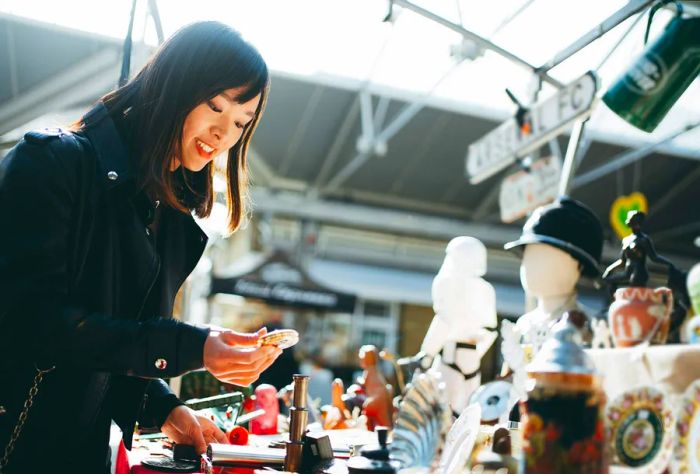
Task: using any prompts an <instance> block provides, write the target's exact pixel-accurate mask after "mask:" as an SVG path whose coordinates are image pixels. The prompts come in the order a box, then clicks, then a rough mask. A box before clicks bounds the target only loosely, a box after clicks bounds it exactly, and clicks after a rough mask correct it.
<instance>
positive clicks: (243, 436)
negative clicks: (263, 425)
mask: <svg viewBox="0 0 700 474" xmlns="http://www.w3.org/2000/svg"><path fill="white" fill-rule="evenodd" d="M226 436H227V437H228V441H229V443H231V444H237V445H240V446H245V445H247V444H248V430H247V429H245V428H243V427H242V426H234V427H233V428H231V430H229V432H228V433H226Z"/></svg>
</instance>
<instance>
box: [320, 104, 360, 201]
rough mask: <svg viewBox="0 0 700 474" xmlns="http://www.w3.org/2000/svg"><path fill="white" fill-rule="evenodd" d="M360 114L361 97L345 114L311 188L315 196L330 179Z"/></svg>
mask: <svg viewBox="0 0 700 474" xmlns="http://www.w3.org/2000/svg"><path fill="white" fill-rule="evenodd" d="M359 112H360V96H359V95H358V96H356V97H355V98H354V99H353V101H352V104H351V105H350V108H349V110H348V113H347V114H345V118H344V119H343V123H342V124H341V125H340V128H339V129H338V134H337V135H336V136H335V139H334V140H333V143H332V144H331V146H330V148H329V149H328V153H326V159H325V160H323V165H322V166H321V171H319V173H318V175H317V176H316V180H315V181H314V183H313V186H312V187H311V192H312V193H313V194H317V193H318V189H319V188H320V187H321V185H322V184H323V183H324V182H325V180H326V178H327V177H328V174H329V173H330V172H331V168H332V167H333V165H334V164H335V162H336V161H337V159H338V156H340V151H341V150H342V149H343V145H345V142H346V141H347V140H348V136H349V135H350V132H351V131H352V126H353V124H354V123H355V120H356V119H357V115H358V114H359Z"/></svg>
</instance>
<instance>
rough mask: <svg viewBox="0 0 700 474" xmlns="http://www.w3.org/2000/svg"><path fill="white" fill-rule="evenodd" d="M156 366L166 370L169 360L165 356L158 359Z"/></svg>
mask: <svg viewBox="0 0 700 474" xmlns="http://www.w3.org/2000/svg"><path fill="white" fill-rule="evenodd" d="M155 366H156V369H159V370H165V368H166V367H167V366H168V361H167V360H165V359H163V358H160V359H156V362H155Z"/></svg>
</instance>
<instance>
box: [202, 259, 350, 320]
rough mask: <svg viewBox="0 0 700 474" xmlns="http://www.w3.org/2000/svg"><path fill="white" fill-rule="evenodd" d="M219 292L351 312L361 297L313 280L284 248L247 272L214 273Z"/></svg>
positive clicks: (213, 284)
mask: <svg viewBox="0 0 700 474" xmlns="http://www.w3.org/2000/svg"><path fill="white" fill-rule="evenodd" d="M217 293H228V294H233V295H239V296H243V297H245V298H256V299H260V300H263V301H265V302H267V303H269V304H273V305H280V306H293V307H300V308H309V309H318V310H326V311H334V312H347V313H352V312H353V311H354V310H355V301H356V299H357V298H356V297H355V295H352V294H349V293H342V292H338V291H335V290H333V289H330V288H327V287H325V286H323V285H321V284H319V283H317V282H316V281H314V280H312V279H311V277H310V276H309V275H308V274H307V273H306V272H305V271H304V270H303V269H302V268H300V267H299V266H298V265H296V264H295V263H293V261H292V259H291V258H290V257H289V255H288V254H287V253H286V252H284V251H282V250H276V251H275V252H274V253H272V255H270V256H269V257H268V258H266V259H265V260H264V261H263V262H262V263H261V264H259V265H258V266H257V267H255V268H254V269H253V270H251V271H249V272H247V273H244V274H241V275H236V276H231V277H226V278H220V277H216V276H213V277H212V281H211V294H212V295H213V294H217Z"/></svg>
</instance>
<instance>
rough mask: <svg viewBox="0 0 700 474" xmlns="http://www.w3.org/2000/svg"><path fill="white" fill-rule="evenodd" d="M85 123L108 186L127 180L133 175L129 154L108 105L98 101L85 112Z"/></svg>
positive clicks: (86, 132) (109, 187)
mask: <svg viewBox="0 0 700 474" xmlns="http://www.w3.org/2000/svg"><path fill="white" fill-rule="evenodd" d="M83 123H84V124H85V128H84V130H85V134H86V135H87V136H88V138H89V139H90V142H91V143H92V145H93V147H94V148H95V152H96V153H97V161H98V162H99V164H100V167H101V169H102V172H103V173H102V176H103V179H104V182H105V184H106V185H107V188H108V189H111V188H113V187H115V186H117V185H119V184H122V183H125V182H127V181H128V180H129V179H130V178H131V177H132V170H131V163H130V159H129V154H128V152H127V148H126V145H125V144H124V142H123V141H122V138H121V136H120V135H119V133H118V132H117V127H116V126H115V125H114V121H113V120H112V117H110V115H109V110H107V107H105V105H104V104H103V103H102V102H98V103H97V105H95V107H93V108H92V110H90V111H89V112H88V113H87V114H85V116H84V117H83Z"/></svg>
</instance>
